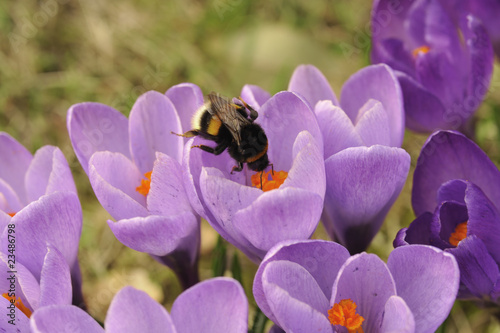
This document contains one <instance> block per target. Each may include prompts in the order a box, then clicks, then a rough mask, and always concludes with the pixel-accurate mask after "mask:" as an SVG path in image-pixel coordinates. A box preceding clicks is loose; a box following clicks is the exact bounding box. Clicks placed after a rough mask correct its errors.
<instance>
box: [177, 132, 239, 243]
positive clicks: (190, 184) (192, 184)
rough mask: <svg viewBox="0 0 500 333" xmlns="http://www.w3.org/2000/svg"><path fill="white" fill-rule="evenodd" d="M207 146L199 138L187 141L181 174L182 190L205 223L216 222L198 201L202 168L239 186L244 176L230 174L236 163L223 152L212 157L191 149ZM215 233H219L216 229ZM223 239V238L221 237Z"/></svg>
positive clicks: (202, 203) (205, 141)
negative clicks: (184, 190) (210, 169)
mask: <svg viewBox="0 0 500 333" xmlns="http://www.w3.org/2000/svg"><path fill="white" fill-rule="evenodd" d="M200 144H205V145H206V144H209V145H210V143H209V141H207V140H203V139H201V138H194V139H191V140H189V141H188V142H187V143H186V145H185V151H186V153H185V154H184V158H183V162H182V168H183V169H184V170H185V172H183V173H182V177H183V182H184V188H185V189H186V193H187V196H188V198H189V201H190V202H191V206H192V207H193V209H194V210H195V211H196V212H197V213H198V214H199V215H200V216H202V217H203V218H204V219H205V220H207V221H216V219H215V217H213V215H212V213H210V210H209V208H208V206H207V205H205V203H204V202H203V201H202V200H200V198H201V196H202V194H201V189H200V175H201V172H202V169H203V168H204V167H214V168H216V169H218V170H219V171H221V172H222V174H223V177H224V178H227V179H230V180H232V181H235V182H237V183H240V184H244V183H245V181H246V180H245V175H244V174H243V173H242V172H234V173H233V174H231V170H232V168H233V167H234V166H235V164H236V162H235V161H234V159H232V158H231V157H230V156H229V153H228V152H227V150H226V151H224V152H223V153H222V154H220V155H217V156H215V155H213V154H210V153H207V152H205V151H203V150H201V149H198V148H194V149H193V148H191V147H192V146H195V145H200ZM214 228H215V230H216V231H217V232H219V233H220V230H218V229H217V228H216V227H214ZM223 237H224V236H223Z"/></svg>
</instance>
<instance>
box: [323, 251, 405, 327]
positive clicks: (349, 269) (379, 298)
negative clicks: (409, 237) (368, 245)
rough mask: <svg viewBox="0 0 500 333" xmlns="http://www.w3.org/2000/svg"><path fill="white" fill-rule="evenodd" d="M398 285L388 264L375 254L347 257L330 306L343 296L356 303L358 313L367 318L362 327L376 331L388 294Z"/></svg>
mask: <svg viewBox="0 0 500 333" xmlns="http://www.w3.org/2000/svg"><path fill="white" fill-rule="evenodd" d="M393 295H396V285H395V284H394V280H393V279H392V276H391V273H390V272H389V269H388V268H387V266H386V265H385V263H384V262H383V261H382V260H381V259H380V258H379V257H377V256H376V255H374V254H368V253H361V254H357V255H354V256H352V257H350V258H349V259H347V261H346V262H345V263H344V265H343V266H342V268H341V269H340V271H339V274H338V276H337V280H336V281H335V283H334V285H333V289H332V297H331V299H330V306H333V304H334V303H338V302H340V301H341V300H343V299H350V300H352V301H353V302H354V303H356V305H357V308H356V312H357V313H359V314H360V315H361V316H362V317H363V318H364V319H365V320H364V322H363V329H364V331H366V332H374V331H376V328H378V327H380V324H381V322H382V319H383V314H384V307H385V304H386V302H387V300H388V299H389V297H391V296H393Z"/></svg>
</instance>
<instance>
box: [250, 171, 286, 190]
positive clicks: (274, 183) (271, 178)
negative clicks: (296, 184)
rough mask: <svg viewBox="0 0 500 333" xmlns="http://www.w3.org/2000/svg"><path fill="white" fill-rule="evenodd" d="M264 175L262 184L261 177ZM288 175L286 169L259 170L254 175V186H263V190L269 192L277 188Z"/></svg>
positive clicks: (252, 178)
mask: <svg viewBox="0 0 500 333" xmlns="http://www.w3.org/2000/svg"><path fill="white" fill-rule="evenodd" d="M261 175H262V186H261V184H260V178H261ZM286 177H288V172H286V171H274V172H273V171H268V172H265V171H262V173H261V172H257V173H256V174H254V175H252V177H251V181H252V186H254V187H257V188H261V187H262V191H264V192H267V191H271V190H274V189H277V188H279V187H280V186H281V184H283V183H284V182H285V179H286Z"/></svg>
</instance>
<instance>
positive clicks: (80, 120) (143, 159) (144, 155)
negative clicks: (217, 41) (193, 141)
mask: <svg viewBox="0 0 500 333" xmlns="http://www.w3.org/2000/svg"><path fill="white" fill-rule="evenodd" d="M166 95H167V96H169V97H167V96H166ZM166 95H164V94H161V93H158V92H155V91H149V92H146V93H145V94H143V95H142V96H140V97H139V98H138V99H137V101H136V103H135V104H134V106H133V108H132V111H131V112H130V117H129V119H127V118H126V117H125V116H124V115H122V114H121V113H120V112H118V111H117V110H115V109H113V108H111V107H109V106H106V105H103V104H99V103H90V102H87V103H80V104H76V105H73V106H72V107H71V108H70V109H69V111H68V119H67V125H68V131H69V135H70V138H71V143H72V145H73V148H74V150H75V153H76V156H77V157H78V160H79V161H80V163H81V165H82V167H83V169H84V170H85V172H86V173H87V174H88V176H89V179H90V183H91V185H92V188H93V189H94V192H95V194H96V196H97V199H98V200H99V202H100V203H101V204H102V206H103V207H104V208H105V209H106V210H107V211H108V212H109V213H110V214H111V216H112V217H113V218H114V219H116V220H117V222H114V221H111V220H109V221H108V225H109V227H110V228H111V230H112V231H113V233H114V234H115V236H116V238H118V240H119V241H120V242H122V243H123V244H124V245H126V246H128V247H130V248H132V249H134V250H137V251H141V252H146V253H149V254H151V255H152V256H153V257H154V258H155V259H157V260H158V261H160V262H162V263H163V264H165V265H167V266H169V267H171V268H172V269H173V270H174V271H175V273H176V274H177V275H178V277H179V280H180V282H181V284H182V285H183V286H184V288H186V287H189V286H190V285H193V284H194V283H196V282H197V281H198V271H197V259H198V250H199V243H200V239H199V238H200V235H199V234H200V230H199V228H200V227H199V218H198V217H197V216H196V215H195V214H194V213H193V211H192V209H191V206H190V204H189V200H188V198H187V196H186V192H185V190H184V188H183V184H182V172H181V165H180V162H181V161H182V154H183V147H184V139H183V138H180V137H178V136H175V135H172V134H171V132H172V131H173V132H176V133H182V131H183V126H186V124H185V122H186V121H187V117H186V115H185V114H186V113H187V111H186V110H188V111H189V110H191V108H192V106H191V104H192V103H193V101H197V100H198V97H200V98H201V100H203V96H202V94H201V91H200V89H199V88H198V87H197V86H195V85H193V84H182V85H178V86H175V87H172V88H171V89H169V91H167V93H166ZM178 110H182V115H183V116H180V113H178ZM190 112H191V113H193V112H194V111H190Z"/></svg>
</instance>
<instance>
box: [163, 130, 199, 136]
mask: <svg viewBox="0 0 500 333" xmlns="http://www.w3.org/2000/svg"><path fill="white" fill-rule="evenodd" d="M170 133H171V134H175V135H177V136H183V137H185V138H192V137H193V136H198V135H199V134H200V132H199V131H197V130H191V131H188V132H186V133H184V134H177V133H174V132H170Z"/></svg>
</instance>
